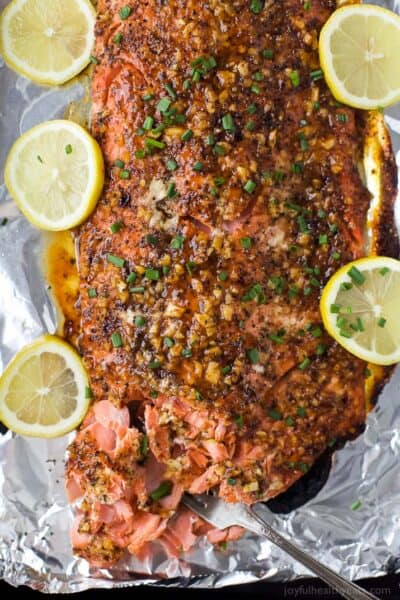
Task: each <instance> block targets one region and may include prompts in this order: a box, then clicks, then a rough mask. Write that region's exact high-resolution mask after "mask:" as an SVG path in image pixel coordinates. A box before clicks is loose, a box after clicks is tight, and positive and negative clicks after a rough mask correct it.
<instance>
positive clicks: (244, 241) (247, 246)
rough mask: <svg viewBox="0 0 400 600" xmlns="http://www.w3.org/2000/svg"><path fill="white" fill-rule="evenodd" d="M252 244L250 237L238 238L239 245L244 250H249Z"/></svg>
mask: <svg viewBox="0 0 400 600" xmlns="http://www.w3.org/2000/svg"><path fill="white" fill-rule="evenodd" d="M252 244H253V241H252V239H251V238H250V237H244V238H241V240H240V245H241V246H242V248H243V249H244V250H250V248H251V246H252Z"/></svg>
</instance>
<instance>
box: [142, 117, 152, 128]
mask: <svg viewBox="0 0 400 600" xmlns="http://www.w3.org/2000/svg"><path fill="white" fill-rule="evenodd" d="M153 125H154V119H153V117H146V118H145V120H144V123H143V129H145V130H146V131H150V129H151V128H152V127H153Z"/></svg>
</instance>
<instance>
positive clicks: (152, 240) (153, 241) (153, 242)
mask: <svg viewBox="0 0 400 600" xmlns="http://www.w3.org/2000/svg"><path fill="white" fill-rule="evenodd" d="M146 242H147V244H148V245H149V246H157V244H158V237H157V236H156V235H153V234H151V233H149V234H148V235H146Z"/></svg>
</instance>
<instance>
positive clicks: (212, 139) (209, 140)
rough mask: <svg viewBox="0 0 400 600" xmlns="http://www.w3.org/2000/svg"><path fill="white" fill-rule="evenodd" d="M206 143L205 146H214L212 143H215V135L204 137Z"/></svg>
mask: <svg viewBox="0 0 400 600" xmlns="http://www.w3.org/2000/svg"><path fill="white" fill-rule="evenodd" d="M206 144H207V146H214V144H215V137H214V136H213V135H208V136H207V137H206Z"/></svg>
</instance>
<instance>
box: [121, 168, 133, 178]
mask: <svg viewBox="0 0 400 600" xmlns="http://www.w3.org/2000/svg"><path fill="white" fill-rule="evenodd" d="M119 178H120V179H130V178H131V174H130V172H129V171H127V170H126V169H123V170H122V171H120V172H119Z"/></svg>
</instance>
